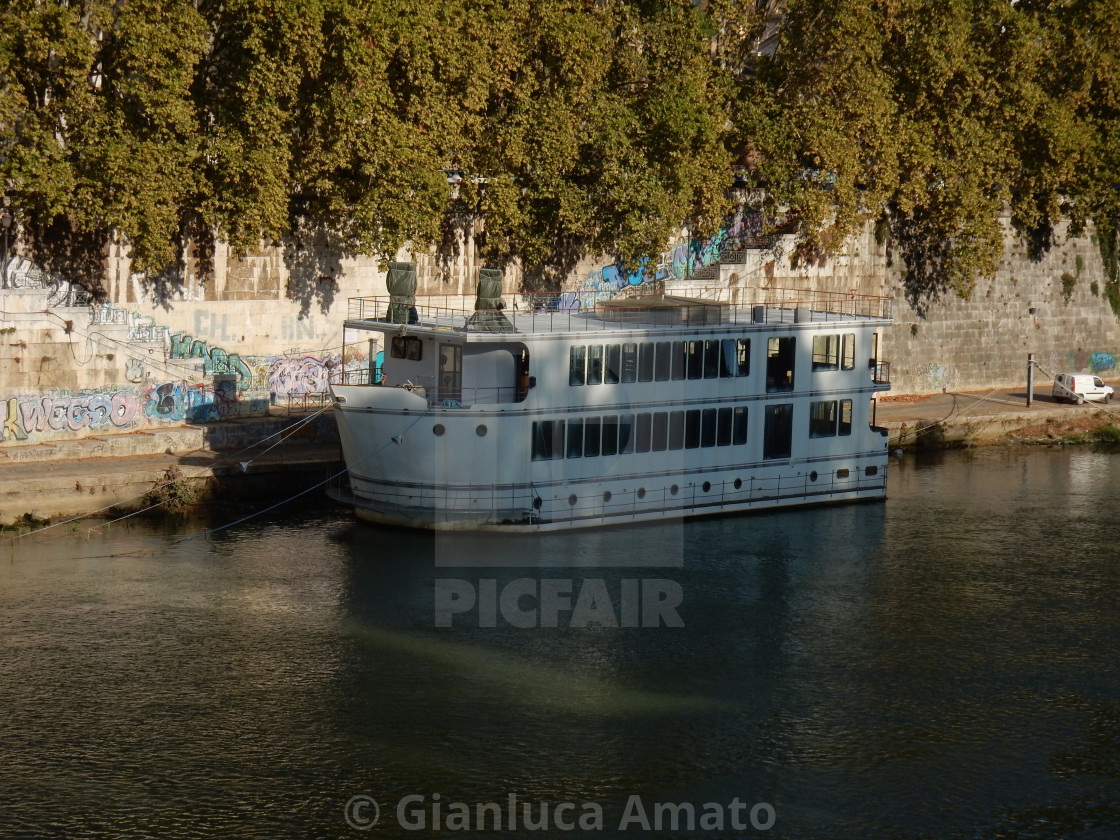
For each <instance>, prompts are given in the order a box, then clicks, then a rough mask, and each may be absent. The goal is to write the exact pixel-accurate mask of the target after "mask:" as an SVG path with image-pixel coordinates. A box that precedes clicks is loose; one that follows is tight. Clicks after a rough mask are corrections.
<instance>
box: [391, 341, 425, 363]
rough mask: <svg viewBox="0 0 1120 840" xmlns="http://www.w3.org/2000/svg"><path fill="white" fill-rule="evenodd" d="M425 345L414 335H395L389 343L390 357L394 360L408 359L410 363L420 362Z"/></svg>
mask: <svg viewBox="0 0 1120 840" xmlns="http://www.w3.org/2000/svg"><path fill="white" fill-rule="evenodd" d="M423 349H424V344H423V342H422V341H420V339H419V338H417V337H416V336H414V335H395V336H393V338H392V339H391V340H390V341H389V355H390V356H392V357H393V358H394V359H408V360H409V361H410V362H418V361H420V357H421V355H422V354H423Z"/></svg>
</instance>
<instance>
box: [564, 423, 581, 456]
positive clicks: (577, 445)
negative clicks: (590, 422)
mask: <svg viewBox="0 0 1120 840" xmlns="http://www.w3.org/2000/svg"><path fill="white" fill-rule="evenodd" d="M566 451H567V454H568V457H569V458H581V457H583V421H582V420H569V421H568V447H567V450H566Z"/></svg>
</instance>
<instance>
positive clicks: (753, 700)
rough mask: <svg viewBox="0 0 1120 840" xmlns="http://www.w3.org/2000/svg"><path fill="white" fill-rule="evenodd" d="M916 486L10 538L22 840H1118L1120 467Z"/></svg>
mask: <svg viewBox="0 0 1120 840" xmlns="http://www.w3.org/2000/svg"><path fill="white" fill-rule="evenodd" d="M889 493H890V498H889V499H888V500H887V501H886V502H885V503H876V504H859V505H847V506H838V507H826V508H814V509H808V510H801V511H789V512H781V513H778V514H772V515H764V516H762V515H760V516H740V517H733V518H721V519H714V520H707V521H698V522H690V523H685V524H682V523H679V522H676V523H665V524H664V525H658V526H649V527H633V528H621V529H616V530H608V531H596V532H585V533H575V534H568V535H550V536H546V537H542V538H534V539H529V538H510V537H504V538H501V539H498V538H493V537H489V538H487V537H469V536H462V535H450V536H441V537H438V538H437V537H433V536H431V535H419V534H411V533H406V532H401V531H391V530H381V529H377V528H374V527H372V526H368V525H363V524H358V523H356V522H355V521H353V519H352V517H351V516H350V515H349V514H348V513H347V512H346V511H343V510H339V509H335V508H331V507H327V506H325V505H324V506H321V507H317V508H313V509H307V508H306V507H303V508H301V507H298V506H297V505H295V504H293V505H290V506H289V509H288V510H284V509H282V510H281V511H280V512H279V513H277V514H273V515H270V517H269V518H265V517H260V518H257V519H253V520H250V521H247V522H244V523H241V524H238V525H236V526H234V527H229V528H223V529H221V530H218V531H215V532H213V533H209V534H203V533H202V532H204V531H205V530H206V529H207V528H213V527H216V526H220V525H224V524H227V523H228V522H230V521H231V520H234V519H237V518H238V514H235V513H230V514H229V515H227V516H224V517H223V516H222V515H221V514H212V515H211V516H210V518H208V519H205V520H203V519H193V520H181V521H177V522H175V523H173V524H168V523H166V522H160V523H150V522H148V523H144V522H136V521H135V520H128V521H127V522H124V523H117V524H114V525H113V526H112V527H110V528H100V529H94V530H90V529H89V528H88V525H83V526H81V527H70V528H61V529H54V530H51V531H48V532H45V533H44V534H42V535H40V536H38V537H35V538H25V539H23V540H20V541H19V542H17V543H10V542H6V541H5V542H3V543H0V546H2V547H0V837H3V838H40V837H124V838H148V837H151V838H164V837H188V838H195V837H197V838H233V837H250V838H257V837H260V838H266V837H267V838H275V837H292V838H311V837H342V838H347V837H348V838H354V837H363V836H364V837H381V838H385V837H415V836H417V834H418V832H419V833H420V835H421V836H425V835H426V836H431V835H432V834H433V833H435V832H433V831H432V828H433V827H434V828H437V829H439V832H438V833H439V834H440V835H441V836H443V835H453V834H457V833H458V832H457V829H459V828H462V827H468V826H469V827H470V828H472V829H474V830H473V831H471V832H470V836H474V837H524V836H542V837H544V836H547V837H573V836H598V837H606V838H610V837H645V836H648V837H732V836H735V837H769V838H822V840H823V838H829V839H830V840H833V839H835V838H841V839H842V840H846V838H852V839H853V840H854V839H855V838H901V839H903V840H908V839H909V838H915V839H917V838H939V839H940V838H945V839H946V840H948V839H953V840H955V838H1046V839H1047V840H1049V839H1050V838H1054V839H1055V840H1056V838H1079V839H1082V838H1101V840H1104V838H1116V837H1118V836H1120V664H1118V663H1120V565H1118V558H1120V551H1118V541H1120V527H1118V524H1117V523H1118V519H1117V515H1116V512H1115V511H1116V507H1115V500H1116V499H1117V498H1118V497H1120V455H1118V454H1109V453H1103V452H1094V451H1091V450H1088V449H1080V448H1077V449H1073V448H1062V449H1056V450H1031V451H1009V450H1000V449H975V450H970V451H965V452H952V453H944V454H940V455H935V456H930V457H929V458H926V459H925V460H922V459H919V458H917V457H916V456H914V455H907V456H905V457H903V458H898V459H893V461H892V464H891V467H890V475H889ZM678 601H679V603H678ZM468 607H469V609H468ZM441 624H443V625H446V624H449V625H450V626H439V625H441ZM552 624H555V625H556V626H541V625H552ZM519 625H524V626H519ZM616 625H621V626H616ZM632 625H636V626H632ZM650 625H653V626H650ZM667 625H669V626H667ZM511 797H513V801H514V805H513V807H512V811H513V813H512V814H511V813H510V811H511V807H510V802H511ZM375 802H376V804H375ZM456 803H462V805H458V804H456ZM488 803H492V805H491V804H488ZM562 803H567V805H565V806H564V807H560V806H561V804H562ZM479 804H482V805H483V806H484V807H483V808H482V809H479V808H478V805H479ZM665 806H671V807H665ZM525 808H528V813H529V822H530V824H529V825H527V824H526V818H525ZM690 809H691V819H692V824H693V827H692V828H691V829H689V827H688V825H689V823H688V821H689V818H690ZM464 813H466V814H467V815H466V816H464ZM542 813H543V816H542ZM480 814H481V816H480ZM674 816H675V817H676V819H677V822H676V829H674V828H673V818H674ZM511 817H512V820H511ZM375 820H376V822H375ZM542 820H543V824H544V825H545V828H544V829H543V830H532V828H533V824H534V823H533V821H536V822H537V823H541V821H542ZM581 821H582V823H581ZM643 821H644V822H643ZM511 822H514V824H515V826H516V827H511ZM646 823H648V825H649V827H650V831H648V832H647V831H645V830H644V828H643V825H644V824H646ZM421 825H423V826H424V828H423V829H421V828H420V826H421ZM495 825H500V826H501V828H500V830H499V829H497V828H495ZM658 825H660V830H659V831H658V830H657V826H658ZM720 825H722V829H721V828H720ZM569 826H571V828H570V830H569Z"/></svg>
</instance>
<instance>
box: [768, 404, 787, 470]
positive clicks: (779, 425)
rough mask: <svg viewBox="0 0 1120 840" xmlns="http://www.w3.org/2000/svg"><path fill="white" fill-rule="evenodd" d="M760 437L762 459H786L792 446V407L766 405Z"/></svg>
mask: <svg viewBox="0 0 1120 840" xmlns="http://www.w3.org/2000/svg"><path fill="white" fill-rule="evenodd" d="M764 412H765V414H766V422H765V427H764V429H763V437H762V457H763V458H767V459H770V458H788V457H789V456H790V453H791V451H792V445H793V405H792V404H791V403H781V404H779V405H768V406H766V408H765V409H764Z"/></svg>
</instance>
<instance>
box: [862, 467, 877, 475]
mask: <svg viewBox="0 0 1120 840" xmlns="http://www.w3.org/2000/svg"><path fill="white" fill-rule="evenodd" d="M863 474H864V475H878V474H879V468H878V467H868V468H867V469H865V470H864V471H863Z"/></svg>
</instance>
